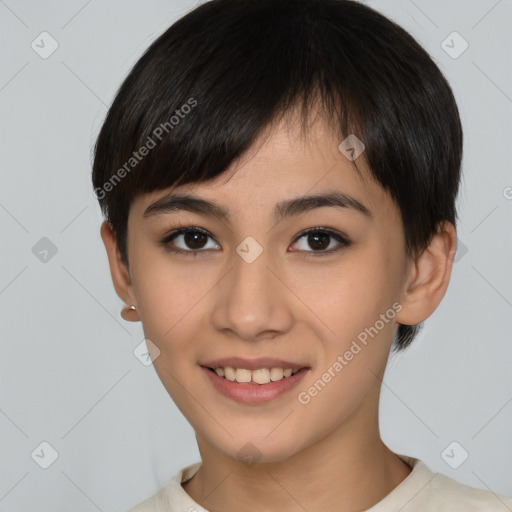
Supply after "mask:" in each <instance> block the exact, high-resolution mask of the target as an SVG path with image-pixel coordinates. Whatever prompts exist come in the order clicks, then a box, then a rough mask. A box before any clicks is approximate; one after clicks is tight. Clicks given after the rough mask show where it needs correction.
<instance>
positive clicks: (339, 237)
mask: <svg viewBox="0 0 512 512" xmlns="http://www.w3.org/2000/svg"><path fill="white" fill-rule="evenodd" d="M187 232H198V233H202V234H203V235H205V236H207V237H209V238H211V239H212V240H215V237H214V236H213V235H212V234H211V233H210V232H208V231H207V230H205V229H203V228H200V227H198V226H180V227H179V228H177V229H174V230H172V231H171V232H170V233H168V234H167V235H165V236H164V237H163V238H162V239H161V240H160V243H161V244H162V245H163V246H164V247H165V248H166V249H167V250H168V251H169V252H173V253H177V254H185V255H194V256H197V255H198V254H199V253H208V252H210V250H211V249H196V250H192V249H191V250H184V249H179V248H172V249H170V248H169V243H170V242H171V240H173V239H174V238H176V237H178V236H179V235H181V234H183V233H187ZM310 233H325V234H327V235H329V236H331V237H332V238H334V239H335V240H336V241H337V242H338V243H339V244H340V247H337V248H335V249H330V250H323V251H293V252H298V253H304V256H305V257H308V256H313V257H317V256H322V255H329V254H332V253H335V252H338V251H340V250H341V249H343V248H345V247H348V246H350V245H351V244H352V242H351V240H350V239H349V238H348V237H347V236H346V235H344V234H342V233H340V232H339V231H338V230H337V229H334V228H330V227H327V226H314V227H310V228H307V229H305V230H303V231H301V232H300V233H298V234H297V235H296V236H295V238H294V239H293V241H292V245H293V244H295V243H296V242H297V241H298V240H300V239H301V238H302V237H304V236H306V235H308V234H310ZM215 243H216V244H218V245H220V244H219V243H218V242H217V241H216V240H215Z"/></svg>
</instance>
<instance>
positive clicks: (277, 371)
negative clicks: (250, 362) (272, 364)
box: [270, 368, 284, 381]
mask: <svg viewBox="0 0 512 512" xmlns="http://www.w3.org/2000/svg"><path fill="white" fill-rule="evenodd" d="M283 375H284V371H283V369H282V368H272V369H271V370H270V380H272V381H274V380H281V379H282V378H283Z"/></svg>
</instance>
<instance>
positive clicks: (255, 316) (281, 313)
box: [211, 250, 293, 341]
mask: <svg viewBox="0 0 512 512" xmlns="http://www.w3.org/2000/svg"><path fill="white" fill-rule="evenodd" d="M241 254H242V253H241ZM231 261H232V266H231V267H230V270H229V272H228V273H227V275H226V276H225V277H224V279H222V280H221V281H220V282H219V283H218V285H217V287H216V289H215V296H214V300H215V306H214V309H213V312H212V316H211V321H212V324H213V326H214V327H215V328H216V329H217V330H219V331H223V332H224V333H225V334H229V335H231V336H232V337H233V338H239V339H242V340H245V341H257V340H259V339H266V338H274V337H276V336H278V335H279V334H282V333H285V332H287V331H288V330H290V328H291V325H292V322H293V315H292V311H291V309H290V300H291V292H290V291H289V290H288V288H287V286H286V285H285V284H284V282H283V281H286V279H285V278H284V276H283V275H280V274H282V273H283V272H282V271H281V272H279V270H278V269H277V268H275V267H276V266H277V265H276V262H274V263H273V262H272V261H271V258H270V252H269V251H265V250H263V252H262V253H261V254H260V255H259V256H258V257H257V258H256V259H255V260H254V261H251V260H250V258H247V259H244V257H242V256H240V255H239V253H237V252H235V253H234V254H233V257H232V258H231Z"/></svg>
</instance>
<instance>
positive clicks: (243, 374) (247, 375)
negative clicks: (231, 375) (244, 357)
mask: <svg viewBox="0 0 512 512" xmlns="http://www.w3.org/2000/svg"><path fill="white" fill-rule="evenodd" d="M235 378H236V381H237V382H251V370H244V369H243V368H238V369H237V370H236V374H235Z"/></svg>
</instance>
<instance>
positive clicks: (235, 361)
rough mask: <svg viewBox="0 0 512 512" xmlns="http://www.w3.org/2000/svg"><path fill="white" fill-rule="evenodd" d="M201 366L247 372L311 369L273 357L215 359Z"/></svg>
mask: <svg viewBox="0 0 512 512" xmlns="http://www.w3.org/2000/svg"><path fill="white" fill-rule="evenodd" d="M201 366H205V367H207V368H213V369H215V368H226V366H229V367H231V368H244V369H246V370H258V369H260V368H283V369H285V370H286V369H287V368H291V369H292V370H300V369H301V368H309V367H308V366H307V365H304V364H299V363H292V362H290V361H284V360H283V359H275V358H273V357H258V358H255V359H244V358H243V357H226V358H222V359H215V360H212V361H208V362H206V363H202V364H201Z"/></svg>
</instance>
